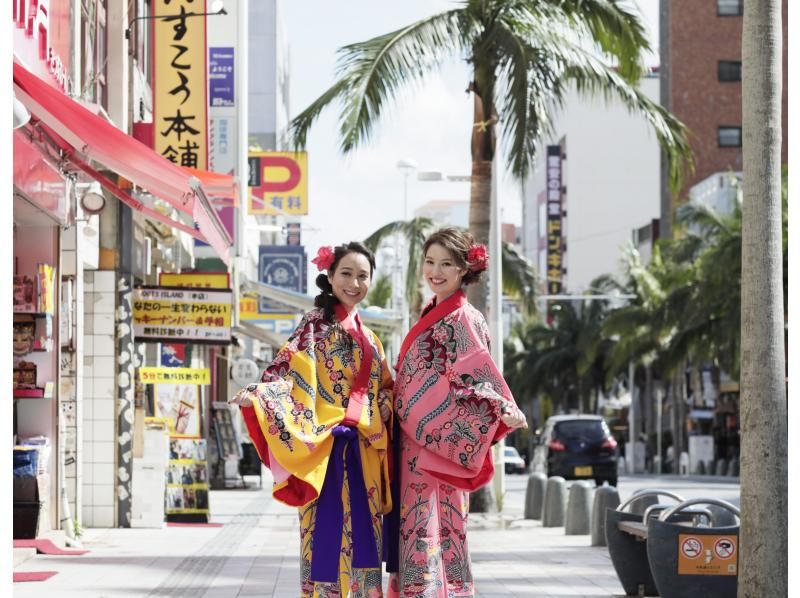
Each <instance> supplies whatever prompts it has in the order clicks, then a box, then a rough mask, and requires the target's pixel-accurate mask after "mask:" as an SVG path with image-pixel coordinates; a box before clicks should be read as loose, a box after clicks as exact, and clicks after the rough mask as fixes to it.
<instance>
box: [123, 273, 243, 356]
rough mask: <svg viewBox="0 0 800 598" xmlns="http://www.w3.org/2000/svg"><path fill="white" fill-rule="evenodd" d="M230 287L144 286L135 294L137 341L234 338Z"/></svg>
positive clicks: (224, 341) (215, 342)
mask: <svg viewBox="0 0 800 598" xmlns="http://www.w3.org/2000/svg"><path fill="white" fill-rule="evenodd" d="M232 301H233V293H232V292H231V291H230V290H212V289H181V288H167V287H140V288H137V289H134V294H133V335H134V338H135V339H136V341H137V342H180V343H205V344H213V345H227V344H228V343H230V340H231V311H232V309H231V308H232Z"/></svg>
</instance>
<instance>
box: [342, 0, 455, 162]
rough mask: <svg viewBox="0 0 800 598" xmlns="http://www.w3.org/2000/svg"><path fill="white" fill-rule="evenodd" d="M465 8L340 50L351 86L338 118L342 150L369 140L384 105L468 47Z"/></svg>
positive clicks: (345, 150) (346, 76) (346, 150)
mask: <svg viewBox="0 0 800 598" xmlns="http://www.w3.org/2000/svg"><path fill="white" fill-rule="evenodd" d="M464 19H465V15H464V11H463V9H455V10H449V11H446V12H443V13H439V14H436V15H433V16H431V17H427V18H425V19H422V20H420V21H417V22H415V23H412V24H411V25H408V26H407V27H403V28H401V29H398V30H397V31H393V32H391V33H387V34H385V35H380V36H378V37H375V38H373V39H371V40H368V41H365V42H361V43H356V44H350V45H348V46H344V47H343V48H341V49H340V50H339V54H340V56H339V64H338V75H339V77H341V79H342V80H347V81H348V82H349V85H348V88H347V90H346V92H345V94H344V97H343V99H344V108H343V110H342V113H341V117H340V122H339V126H340V132H341V149H342V151H343V152H348V151H350V150H351V149H353V148H355V147H356V146H357V145H358V144H359V143H360V142H362V141H366V140H367V139H369V136H370V133H371V130H372V126H373V125H374V124H375V122H376V121H377V119H378V117H379V116H380V114H381V111H382V110H383V108H384V106H385V104H386V102H387V101H388V100H389V99H391V98H392V97H393V96H394V94H395V93H396V92H397V90H398V89H399V88H400V87H401V86H402V85H405V84H407V83H411V82H419V81H420V80H421V79H422V78H423V76H424V75H425V74H427V73H428V72H429V71H430V70H431V69H432V68H433V67H435V66H437V65H439V64H440V63H441V61H442V60H443V59H444V58H445V57H447V56H450V55H453V54H457V53H458V52H460V51H461V50H463V49H464V48H465V43H466V40H464V38H463V37H462V31H463V30H464V27H463V26H462V21H463V20H464Z"/></svg>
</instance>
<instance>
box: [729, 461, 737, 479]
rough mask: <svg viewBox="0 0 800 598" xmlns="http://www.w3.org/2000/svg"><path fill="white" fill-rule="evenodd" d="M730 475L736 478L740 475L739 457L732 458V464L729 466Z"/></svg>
mask: <svg viewBox="0 0 800 598" xmlns="http://www.w3.org/2000/svg"><path fill="white" fill-rule="evenodd" d="M728 475H729V476H733V477H735V478H738V477H739V459H738V457H733V458H731V464H730V466H729V467H728Z"/></svg>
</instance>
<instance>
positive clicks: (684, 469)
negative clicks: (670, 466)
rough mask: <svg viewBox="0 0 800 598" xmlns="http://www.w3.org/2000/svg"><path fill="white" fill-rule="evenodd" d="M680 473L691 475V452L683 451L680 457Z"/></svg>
mask: <svg viewBox="0 0 800 598" xmlns="http://www.w3.org/2000/svg"><path fill="white" fill-rule="evenodd" d="M678 473H680V475H689V453H687V452H686V451H684V452H682V453H681V456H680V457H679V460H678Z"/></svg>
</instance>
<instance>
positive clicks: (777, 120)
mask: <svg viewBox="0 0 800 598" xmlns="http://www.w3.org/2000/svg"><path fill="white" fill-rule="evenodd" d="M781 54H782V26H781V1H780V0H748V2H746V3H745V6H744V25H743V31H742V117H743V118H742V131H743V133H744V138H743V145H742V150H743V165H744V173H743V188H744V203H743V207H742V363H741V368H742V375H741V394H740V401H741V406H740V409H741V421H742V447H741V450H742V465H741V481H742V484H741V485H742V522H741V549H740V550H741V567H740V573H739V587H738V595H739V596H740V597H741V598H756V597H757V596H786V595H788V557H787V549H788V521H787V507H788V497H787V494H788V468H787V461H788V459H787V456H788V455H787V452H788V451H787V442H788V431H787V426H786V422H787V419H786V414H787V405H786V378H785V376H786V362H785V353H784V351H785V349H784V325H785V324H784V323H785V316H784V311H783V310H784V301H783V295H782V292H783V288H782V281H783V274H782V272H781V269H782V263H783V261H782V255H781V253H782V250H781V241H782V234H781V232H782V231H781V163H780V160H781V82H782V76H781Z"/></svg>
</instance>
